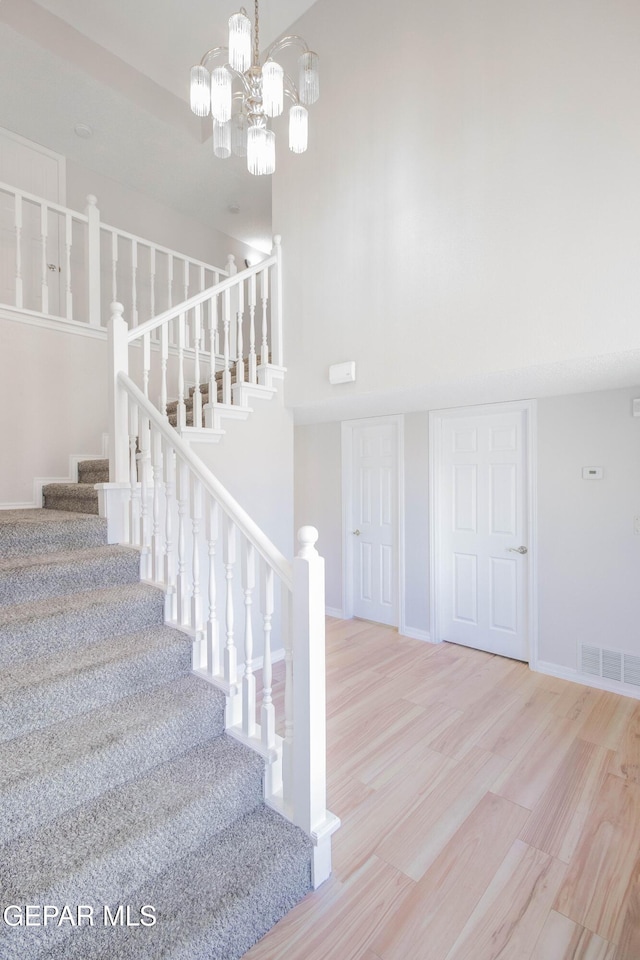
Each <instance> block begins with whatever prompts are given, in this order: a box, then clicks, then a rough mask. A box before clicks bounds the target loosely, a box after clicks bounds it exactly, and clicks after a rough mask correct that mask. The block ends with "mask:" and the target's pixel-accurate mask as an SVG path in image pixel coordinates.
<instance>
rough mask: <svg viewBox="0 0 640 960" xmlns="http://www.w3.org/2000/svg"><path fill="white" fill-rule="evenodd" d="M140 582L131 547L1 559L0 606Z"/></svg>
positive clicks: (135, 553) (136, 555)
mask: <svg viewBox="0 0 640 960" xmlns="http://www.w3.org/2000/svg"><path fill="white" fill-rule="evenodd" d="M139 579H140V552H139V551H138V550H136V549H135V548H132V547H124V546H117V545H111V546H100V547H90V548H89V549H85V550H70V551H62V550H60V551H58V552H57V553H44V554H31V555H29V556H27V557H10V558H7V559H0V605H3V606H4V605H6V604H10V603H25V602H26V601H28V600H38V599H42V598H44V597H50V596H59V595H62V594H68V593H74V592H77V591H79V590H88V589H90V588H91V587H96V588H99V587H101V586H102V587H109V586H115V585H116V584H124V583H134V582H136V581H138V580H139Z"/></svg>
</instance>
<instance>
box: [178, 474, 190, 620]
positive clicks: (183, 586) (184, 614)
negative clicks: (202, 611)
mask: <svg viewBox="0 0 640 960" xmlns="http://www.w3.org/2000/svg"><path fill="white" fill-rule="evenodd" d="M177 467H178V469H177V474H178V477H177V479H178V484H177V487H178V489H177V498H178V572H177V577H176V601H177V611H176V613H177V620H178V623H179V624H181V625H182V626H187V625H188V622H189V607H188V604H187V590H188V584H187V557H186V550H187V539H186V537H187V532H186V516H187V500H188V497H189V473H188V470H187V465H186V463H183V462H182V461H181V460H179V461H178V465H177Z"/></svg>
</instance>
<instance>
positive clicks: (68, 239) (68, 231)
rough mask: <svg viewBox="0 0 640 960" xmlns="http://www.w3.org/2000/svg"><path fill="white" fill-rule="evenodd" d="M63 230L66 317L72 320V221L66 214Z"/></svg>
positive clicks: (69, 215)
mask: <svg viewBox="0 0 640 960" xmlns="http://www.w3.org/2000/svg"><path fill="white" fill-rule="evenodd" d="M64 230H65V270H66V301H67V309H66V317H67V320H73V293H72V292H71V245H72V243H73V220H72V218H71V214H70V213H67V214H66V215H65V218H64Z"/></svg>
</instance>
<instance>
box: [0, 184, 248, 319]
mask: <svg viewBox="0 0 640 960" xmlns="http://www.w3.org/2000/svg"><path fill="white" fill-rule="evenodd" d="M0 235H1V236H2V237H3V251H2V263H1V264H0V305H2V306H6V307H10V308H13V309H16V310H20V311H23V312H26V313H30V314H37V315H40V316H45V317H48V318H51V319H62V320H71V321H75V322H81V323H87V324H89V325H90V326H92V327H103V328H106V326H107V323H108V320H109V316H110V311H109V304H110V303H111V302H112V301H114V300H117V301H119V302H120V303H122V304H124V307H125V311H126V316H127V319H128V322H129V324H130V325H131V326H137V325H138V323H143V322H144V321H146V320H148V319H150V318H151V317H155V316H156V315H157V314H159V313H161V312H163V311H165V310H168V309H170V308H171V307H172V306H173V305H174V304H177V303H180V302H182V301H183V300H187V299H188V298H189V297H193V296H195V295H196V294H198V293H201V292H202V291H203V290H206V289H207V288H209V287H212V286H214V285H215V284H217V283H219V282H220V280H222V279H224V278H225V277H227V276H229V272H230V269H231V271H232V272H235V267H234V258H233V257H230V258H229V261H228V263H227V265H226V267H225V268H222V267H219V266H214V265H213V264H209V263H205V262H203V261H202V260H197V259H195V258H193V257H188V256H186V255H185V254H183V253H180V252H178V251H177V250H170V249H169V248H168V247H164V246H162V245H161V244H158V243H154V242H153V241H151V240H147V239H144V238H143V237H137V236H135V235H134V234H131V233H127V232H126V231H125V230H120V229H118V228H116V227H112V226H109V225H108V224H105V223H102V222H101V220H100V211H99V210H98V206H97V200H96V198H95V197H94V196H91V195H90V196H88V197H87V207H86V209H85V212H84V213H79V212H78V211H75V210H71V209H69V208H68V207H64V206H61V205H60V204H58V203H53V202H51V201H49V200H44V199H43V198H42V197H37V196H35V195H34V194H31V193H27V192H25V191H24V190H17V189H16V188H15V187H12V186H10V185H9V184H6V183H0Z"/></svg>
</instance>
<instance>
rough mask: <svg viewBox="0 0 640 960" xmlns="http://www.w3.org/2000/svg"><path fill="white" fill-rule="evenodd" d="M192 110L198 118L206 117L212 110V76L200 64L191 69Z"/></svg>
mask: <svg viewBox="0 0 640 960" xmlns="http://www.w3.org/2000/svg"><path fill="white" fill-rule="evenodd" d="M190 94H191V96H190V99H191V109H192V111H193V112H194V113H195V115H196V117H206V116H207V115H208V113H209V110H210V109H211V74H210V73H209V71H208V70H207V68H206V67H203V66H200V65H199V64H198V65H197V66H195V67H191V89H190Z"/></svg>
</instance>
